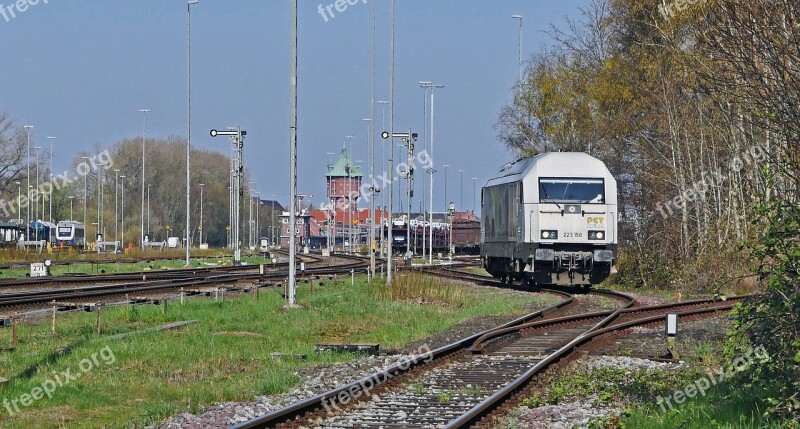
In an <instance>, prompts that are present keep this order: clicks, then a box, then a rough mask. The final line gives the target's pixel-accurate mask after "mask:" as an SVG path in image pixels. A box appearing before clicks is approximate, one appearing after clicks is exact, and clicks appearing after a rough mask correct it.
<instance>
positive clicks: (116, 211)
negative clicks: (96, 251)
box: [114, 168, 119, 241]
mask: <svg viewBox="0 0 800 429" xmlns="http://www.w3.org/2000/svg"><path fill="white" fill-rule="evenodd" d="M114 241H119V168H115V169H114Z"/></svg>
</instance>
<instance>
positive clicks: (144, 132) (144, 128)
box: [139, 109, 150, 249]
mask: <svg viewBox="0 0 800 429" xmlns="http://www.w3.org/2000/svg"><path fill="white" fill-rule="evenodd" d="M139 112H140V113H141V114H142V121H143V124H142V209H141V212H142V223H141V230H142V231H141V234H140V236H139V246H140V247H141V248H142V249H144V193H145V189H144V182H145V179H144V176H145V168H144V167H145V156H144V148H145V138H146V135H147V113H148V112H150V109H139Z"/></svg>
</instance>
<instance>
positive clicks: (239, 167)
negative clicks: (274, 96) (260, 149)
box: [210, 126, 247, 265]
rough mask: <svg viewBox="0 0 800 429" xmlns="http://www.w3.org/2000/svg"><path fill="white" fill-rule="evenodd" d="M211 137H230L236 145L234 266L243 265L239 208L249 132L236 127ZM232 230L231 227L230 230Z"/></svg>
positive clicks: (213, 131) (212, 134) (213, 134)
mask: <svg viewBox="0 0 800 429" xmlns="http://www.w3.org/2000/svg"><path fill="white" fill-rule="evenodd" d="M210 134H211V137H230V139H231V143H233V144H234V145H236V159H235V160H234V162H235V165H234V168H233V176H234V178H235V180H234V182H233V195H234V197H233V199H234V201H233V204H232V206H233V208H232V211H234V215H233V216H232V217H233V222H232V223H233V233H232V234H231V235H232V241H233V264H234V265H241V263H242V250H241V247H240V245H241V241H240V240H239V234H240V228H241V227H240V222H239V220H240V219H239V217H240V213H239V206H240V203H239V202H240V201H241V200H240V199H241V197H242V192H243V190H242V176H243V175H244V159H243V156H244V138H245V137H246V136H247V131H244V130H242V128H241V127H238V126H237V127H236V129H232V130H225V131H220V130H211V133H210ZM228 230H230V227H229V228H228Z"/></svg>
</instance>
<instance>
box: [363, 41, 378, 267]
mask: <svg viewBox="0 0 800 429" xmlns="http://www.w3.org/2000/svg"><path fill="white" fill-rule="evenodd" d="M373 51H374V43H373ZM373 70H374V68H373ZM373 76H374V73H373ZM374 82H375V79H374V77H373V86H372V87H373V99H374V92H375V85H374ZM372 106H373V112H372V115H373V116H374V115H375V107H374V106H375V105H374V104H373V105H372ZM363 121H364V122H366V124H367V133H368V134H369V136H370V137H369V139H368V140H367V143H368V144H369V181H370V184H369V189H370V196H369V244H368V245H367V249H369V267H370V272H371V273H372V276H373V277H375V250H374V249H373V248H372V246H373V244H372V243H373V242H374V241H375V192H376V191H379V190H377V189H376V186H375V132H374V129H373V126H374V121H373V120H372V118H365V119H363Z"/></svg>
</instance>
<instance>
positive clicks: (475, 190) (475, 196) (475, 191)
mask: <svg viewBox="0 0 800 429" xmlns="http://www.w3.org/2000/svg"><path fill="white" fill-rule="evenodd" d="M477 180H478V178H477V177H473V178H472V213H473V214H474V213H477V212H476V211H475V208H476V207H477V206H476V201H477V200H478V188H476V187H475V183H476V182H477Z"/></svg>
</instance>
